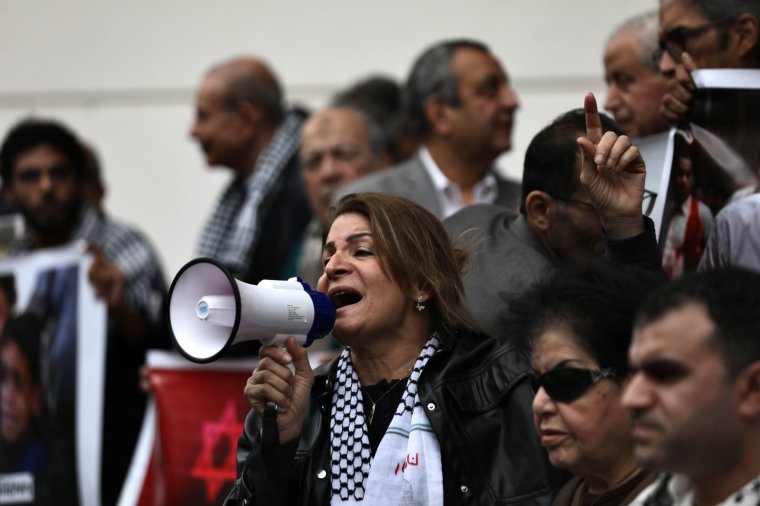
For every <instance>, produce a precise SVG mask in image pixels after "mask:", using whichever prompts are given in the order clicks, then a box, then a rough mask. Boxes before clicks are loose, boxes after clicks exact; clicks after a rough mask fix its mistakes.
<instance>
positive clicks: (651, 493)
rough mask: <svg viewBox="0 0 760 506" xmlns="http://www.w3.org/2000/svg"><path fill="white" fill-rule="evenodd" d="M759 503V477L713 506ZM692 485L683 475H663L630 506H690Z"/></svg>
mask: <svg viewBox="0 0 760 506" xmlns="http://www.w3.org/2000/svg"><path fill="white" fill-rule="evenodd" d="M759 503H760V476H759V477H756V478H753V479H752V480H751V481H749V482H748V483H746V484H745V485H744V486H743V487H742V488H740V489H739V490H737V491H735V492H733V493H732V494H731V495H730V496H728V497H726V498H725V499H724V500H723V501H721V502H720V503H718V504H716V505H715V506H729V505H731V506H755V505H757V504H759ZM693 504H694V485H693V484H692V483H691V481H690V480H689V479H688V478H687V477H686V476H683V475H679V474H675V475H669V474H665V475H662V476H660V477H659V478H658V479H657V480H655V482H654V483H652V484H651V485H650V486H649V487H647V488H645V489H644V490H643V491H642V492H641V494H639V496H638V497H636V499H634V500H633V502H632V503H631V506H649V505H658V506H659V505H668V506H692V505H693Z"/></svg>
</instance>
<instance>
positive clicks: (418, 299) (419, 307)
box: [414, 295, 425, 311]
mask: <svg viewBox="0 0 760 506" xmlns="http://www.w3.org/2000/svg"><path fill="white" fill-rule="evenodd" d="M414 308H415V309H416V310H417V311H422V310H423V309H425V306H423V305H422V295H420V296H419V297H417V303H416V304H415V305H414Z"/></svg>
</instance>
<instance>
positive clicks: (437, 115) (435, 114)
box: [425, 95, 452, 137]
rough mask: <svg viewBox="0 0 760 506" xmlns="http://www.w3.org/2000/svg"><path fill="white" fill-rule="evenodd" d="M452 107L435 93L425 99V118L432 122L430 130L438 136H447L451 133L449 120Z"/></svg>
mask: <svg viewBox="0 0 760 506" xmlns="http://www.w3.org/2000/svg"><path fill="white" fill-rule="evenodd" d="M451 107H452V106H451V105H449V104H447V103H446V102H444V101H443V99H442V98H441V97H439V96H435V95H434V96H432V97H428V98H427V100H425V118H427V120H428V123H429V124H430V130H431V131H433V132H435V133H436V134H437V135H438V136H441V137H446V136H448V135H449V133H451V122H450V121H449V113H450V112H451Z"/></svg>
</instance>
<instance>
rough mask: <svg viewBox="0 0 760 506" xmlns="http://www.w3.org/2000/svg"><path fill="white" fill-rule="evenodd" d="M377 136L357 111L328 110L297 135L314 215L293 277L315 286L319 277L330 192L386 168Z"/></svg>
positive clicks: (381, 138)
mask: <svg viewBox="0 0 760 506" xmlns="http://www.w3.org/2000/svg"><path fill="white" fill-rule="evenodd" d="M386 153H387V152H386V150H385V140H384V135H383V132H382V131H381V130H380V128H379V127H378V126H377V124H376V123H375V121H374V120H373V119H372V118H371V117H370V116H368V115H367V114H365V113H364V112H362V111H361V110H360V109H357V108H354V107H348V106H334V107H328V108H326V109H324V110H322V111H319V112H317V113H315V114H314V115H312V116H311V117H310V118H309V119H308V120H307V121H306V124H305V125H304V128H303V131H302V132H301V164H302V166H303V178H304V181H305V182H306V192H307V195H308V196H309V206H310V207H311V212H312V213H313V214H314V218H312V220H311V222H310V223H309V226H308V227H307V228H306V233H305V234H304V239H303V241H302V243H301V248H300V255H299V258H298V275H299V277H301V279H303V280H304V281H306V282H307V283H309V284H310V285H311V286H312V287H315V286H316V284H317V281H318V280H319V278H320V277H321V276H322V273H323V271H324V266H323V265H322V231H323V230H324V227H325V226H326V225H327V223H328V221H329V211H330V204H331V202H332V199H333V196H334V194H335V191H336V190H337V189H338V188H340V187H341V186H343V185H345V184H346V183H349V182H351V181H354V180H356V179H358V178H360V177H362V176H366V175H367V174H371V173H372V172H375V171H377V170H379V169H382V168H385V167H387V165H386V163H387V160H388V158H387V156H386Z"/></svg>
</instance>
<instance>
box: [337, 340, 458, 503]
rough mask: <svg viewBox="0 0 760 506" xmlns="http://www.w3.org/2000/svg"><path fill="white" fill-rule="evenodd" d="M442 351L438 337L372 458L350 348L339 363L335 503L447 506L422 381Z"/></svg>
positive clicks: (422, 355) (430, 342)
mask: <svg viewBox="0 0 760 506" xmlns="http://www.w3.org/2000/svg"><path fill="white" fill-rule="evenodd" d="M437 349H438V338H437V336H436V335H435V334H434V335H433V336H432V337H431V338H430V339H428V341H427V343H426V344H425V346H424V348H423V349H422V352H421V353H420V356H419V357H418V358H417V361H416V362H415V364H414V367H413V368H412V373H411V375H410V376H409V381H408V382H407V385H406V390H405V391H404V393H403V395H402V396H401V402H400V403H399V405H398V407H397V408H396V413H395V415H394V416H393V420H391V423H390V425H389V426H388V429H387V430H386V432H385V435H384V436H383V439H382V441H380V445H379V446H378V448H377V452H376V453H375V457H374V459H373V458H371V451H370V443H369V436H368V435H367V424H366V421H365V417H364V406H363V404H362V397H361V396H362V393H361V385H360V383H359V377H358V376H357V374H356V371H355V370H354V368H353V364H352V362H351V350H350V348H348V347H347V348H345V349H344V350H343V352H342V353H341V356H340V358H339V359H338V366H337V374H336V388H335V391H334V392H333V398H332V409H331V416H330V434H331V436H330V444H331V448H332V456H331V463H332V467H331V474H332V500H331V504H334V505H337V504H341V505H348V504H357V503H359V502H360V503H361V504H362V505H367V506H371V505H381V504H393V505H394V506H401V505H407V504H410V505H411V504H415V505H430V506H433V505H439V504H443V473H442V464H441V451H440V447H439V445H438V440H437V439H436V437H435V434H434V433H433V430H432V427H431V426H430V422H429V421H428V419H427V415H426V414H425V410H424V409H423V408H422V405H421V403H420V396H419V394H418V392H417V382H418V380H419V378H420V374H421V373H422V370H423V369H424V368H425V365H426V364H427V362H428V360H429V359H430V357H432V356H433V355H434V354H435V352H436V350H437Z"/></svg>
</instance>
